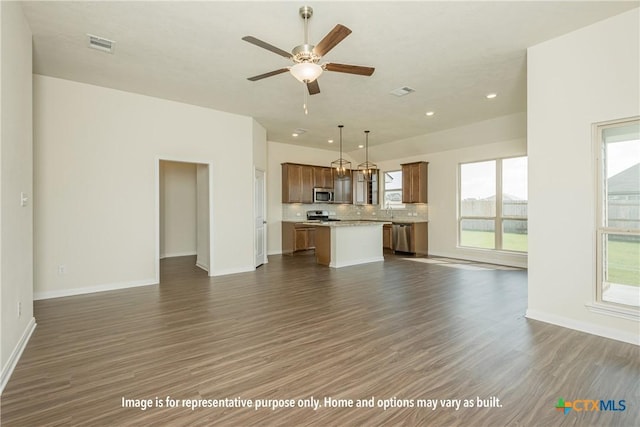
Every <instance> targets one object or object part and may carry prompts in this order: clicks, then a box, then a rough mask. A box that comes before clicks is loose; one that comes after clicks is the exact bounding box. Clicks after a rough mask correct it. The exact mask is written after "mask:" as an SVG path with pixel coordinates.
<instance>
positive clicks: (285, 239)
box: [282, 221, 316, 254]
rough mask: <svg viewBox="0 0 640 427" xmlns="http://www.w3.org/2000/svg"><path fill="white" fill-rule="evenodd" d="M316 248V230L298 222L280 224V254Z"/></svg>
mask: <svg viewBox="0 0 640 427" xmlns="http://www.w3.org/2000/svg"><path fill="white" fill-rule="evenodd" d="M315 247H316V228H315V227H314V226H312V225H307V224H301V223H299V222H290V221H283V222H282V253H288V254H290V253H293V252H296V251H306V250H309V249H315Z"/></svg>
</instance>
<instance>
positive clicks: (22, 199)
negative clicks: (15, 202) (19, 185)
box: [20, 192, 29, 207]
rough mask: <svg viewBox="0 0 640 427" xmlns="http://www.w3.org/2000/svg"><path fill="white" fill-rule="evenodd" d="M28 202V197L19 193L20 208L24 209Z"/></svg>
mask: <svg viewBox="0 0 640 427" xmlns="http://www.w3.org/2000/svg"><path fill="white" fill-rule="evenodd" d="M28 202H29V197H28V196H27V193H25V192H21V193H20V206H22V207H25V206H27V203H28Z"/></svg>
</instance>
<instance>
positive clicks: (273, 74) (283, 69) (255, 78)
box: [247, 68, 289, 82]
mask: <svg viewBox="0 0 640 427" xmlns="http://www.w3.org/2000/svg"><path fill="white" fill-rule="evenodd" d="M287 71H289V69H288V68H280V69H279V70H275V71H270V72H268V73H264V74H260V75H257V76H253V77H248V78H247V80H251V81H252V82H255V81H256V80H261V79H266V78H267V77H271V76H277V75H278V74H282V73H286V72H287Z"/></svg>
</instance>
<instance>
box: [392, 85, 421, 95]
mask: <svg viewBox="0 0 640 427" xmlns="http://www.w3.org/2000/svg"><path fill="white" fill-rule="evenodd" d="M415 91H416V90H415V89H413V88H411V87H409V86H402V87H399V88H398V89H394V90H392V91H391V92H389V93H390V94H391V95H395V96H405V95H408V94H410V93H412V92H415Z"/></svg>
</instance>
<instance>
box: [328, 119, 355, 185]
mask: <svg viewBox="0 0 640 427" xmlns="http://www.w3.org/2000/svg"><path fill="white" fill-rule="evenodd" d="M343 127H344V125H338V128H339V129H340V158H339V159H338V160H334V161H333V162H331V171H332V172H331V173H332V174H333V176H334V177H336V178H338V179H347V178H349V177H350V176H351V162H349V161H347V160H345V159H343V158H342V128H343Z"/></svg>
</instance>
